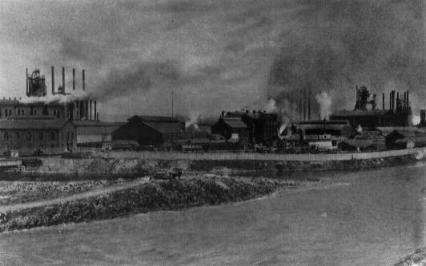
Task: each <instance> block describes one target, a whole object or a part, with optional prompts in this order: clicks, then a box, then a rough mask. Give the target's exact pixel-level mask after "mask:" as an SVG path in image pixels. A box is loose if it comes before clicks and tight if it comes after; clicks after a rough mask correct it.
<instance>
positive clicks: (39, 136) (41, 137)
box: [38, 132, 43, 140]
mask: <svg viewBox="0 0 426 266" xmlns="http://www.w3.org/2000/svg"><path fill="white" fill-rule="evenodd" d="M38 138H39V139H40V140H43V132H40V133H39V135H38Z"/></svg>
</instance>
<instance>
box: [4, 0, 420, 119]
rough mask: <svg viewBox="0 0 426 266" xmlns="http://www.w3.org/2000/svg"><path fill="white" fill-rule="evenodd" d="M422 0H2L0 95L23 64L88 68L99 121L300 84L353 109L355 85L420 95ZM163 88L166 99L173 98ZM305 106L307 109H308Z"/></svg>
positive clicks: (232, 103) (276, 94)
mask: <svg viewBox="0 0 426 266" xmlns="http://www.w3.org/2000/svg"><path fill="white" fill-rule="evenodd" d="M423 10H424V8H423V1H421V0H413V1H396V0H392V1H391V0H388V1H385V0H376V1H367V0H359V1H356V0H354V1H343V0H334V1H332V0H328V1H325V0H263V1H260V0H257V1H253V0H213V1H209V0H193V1H186V0H156V1H147V0H146V1H145V0H141V1H103V0H93V1H88V0H85V1H81V0H80V1H59V0H58V1H40V0H39V1H37V0H33V1H19V0H18V1H7V0H6V1H5V0H2V1H0V50H1V51H2V52H1V53H0V71H1V72H0V73H1V74H0V97H24V94H25V76H24V75H25V69H26V68H28V69H29V71H32V70H33V69H35V68H39V69H40V70H41V72H42V74H44V75H45V76H46V80H47V86H48V92H50V91H51V89H50V84H51V83H50V66H52V65H53V66H55V68H56V82H55V84H56V85H59V84H60V68H61V67H63V66H64V67H65V68H66V78H67V85H66V89H67V90H69V89H70V88H71V86H70V84H71V74H72V72H71V71H72V68H76V70H77V90H79V89H80V88H81V82H80V80H81V70H82V69H85V71H86V88H87V91H88V93H90V94H91V96H92V97H94V98H96V99H97V100H98V107H99V111H100V113H101V115H100V116H101V119H105V120H123V119H126V118H128V117H130V116H132V115H135V114H151V115H170V114H171V109H172V108H171V106H172V98H173V106H174V112H175V113H178V114H182V115H185V116H191V114H194V113H197V114H201V115H202V116H217V115H219V114H220V112H221V111H222V110H240V109H242V108H249V109H252V108H253V109H263V108H265V106H266V105H267V102H268V99H270V98H273V99H275V100H276V102H277V103H278V104H279V105H285V104H286V97H288V95H289V94H294V93H296V92H298V91H300V90H301V89H303V88H305V89H306V88H309V89H310V90H312V92H313V94H316V93H320V92H322V91H326V92H328V93H329V94H330V95H331V97H332V106H333V108H334V109H340V108H352V107H353V104H354V99H353V95H354V94H355V92H354V87H355V85H366V86H367V87H371V88H373V89H374V90H375V91H377V92H378V93H381V92H388V91H389V90H390V89H397V88H398V89H401V90H403V89H404V90H405V89H409V90H410V91H411V92H412V95H413V97H412V99H413V102H415V105H416V108H417V107H419V106H422V105H425V104H426V101H423V99H424V98H425V97H426V93H424V91H426V90H425V89H426V88H425V84H426V81H425V80H424V77H423V76H424V73H426V72H425V71H426V67H425V61H424V49H425V45H424V43H425V30H424V28H425V26H424V25H425V20H424V15H423ZM172 95H173V97H172ZM313 109H314V111H315V109H316V107H315V106H314V107H313Z"/></svg>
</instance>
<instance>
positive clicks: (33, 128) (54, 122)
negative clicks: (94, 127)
mask: <svg viewBox="0 0 426 266" xmlns="http://www.w3.org/2000/svg"><path fill="white" fill-rule="evenodd" d="M76 140H77V139H76V129H75V126H74V125H73V123H72V122H71V121H66V120H58V119H53V118H52V117H51V118H49V119H46V118H44V117H36V118H34V119H31V120H28V119H17V120H0V151H1V152H2V153H3V152H6V151H10V150H18V151H19V153H20V154H27V155H29V154H36V153H51V154H54V153H63V152H69V151H72V150H73V149H75V148H76Z"/></svg>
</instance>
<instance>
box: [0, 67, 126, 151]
mask: <svg viewBox="0 0 426 266" xmlns="http://www.w3.org/2000/svg"><path fill="white" fill-rule="evenodd" d="M51 71H52V74H51V77H52V80H51V92H50V93H48V91H47V85H46V79H45V76H44V75H42V74H41V72H40V70H38V69H36V70H34V71H33V72H32V73H31V74H29V73H28V69H27V70H26V75H25V80H26V95H27V97H26V98H25V99H23V100H21V99H16V98H13V99H11V98H3V99H0V140H1V141H0V152H1V153H4V152H10V151H11V150H17V151H18V152H19V153H20V154H35V153H46V154H55V153H63V152H70V151H73V150H75V149H76V148H77V147H78V146H81V145H85V144H87V143H91V144H93V143H103V142H105V141H109V140H111V131H112V130H115V129H116V128H117V126H118V125H117V123H109V122H101V121H99V113H98V111H97V103H96V100H95V99H92V98H89V97H87V96H84V95H86V94H85V91H86V84H85V78H86V76H85V70H84V69H83V70H82V71H81V80H80V81H79V82H76V71H75V69H72V83H71V82H69V83H68V84H70V83H71V84H72V87H71V88H69V89H68V88H67V87H66V85H67V83H66V79H65V68H64V67H62V71H61V72H62V78H61V82H60V85H59V86H58V87H57V88H55V82H56V80H55V68H54V67H53V66H52V67H51ZM77 84H78V86H77ZM78 90H80V91H78ZM77 95H83V96H77Z"/></svg>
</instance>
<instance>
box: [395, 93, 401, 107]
mask: <svg viewBox="0 0 426 266" xmlns="http://www.w3.org/2000/svg"><path fill="white" fill-rule="evenodd" d="M398 102H399V92H396V108H395V109H396V110H397V111H400V110H399V109H398Z"/></svg>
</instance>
